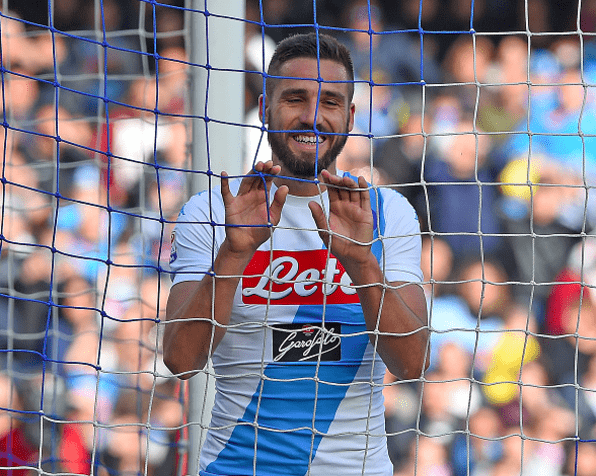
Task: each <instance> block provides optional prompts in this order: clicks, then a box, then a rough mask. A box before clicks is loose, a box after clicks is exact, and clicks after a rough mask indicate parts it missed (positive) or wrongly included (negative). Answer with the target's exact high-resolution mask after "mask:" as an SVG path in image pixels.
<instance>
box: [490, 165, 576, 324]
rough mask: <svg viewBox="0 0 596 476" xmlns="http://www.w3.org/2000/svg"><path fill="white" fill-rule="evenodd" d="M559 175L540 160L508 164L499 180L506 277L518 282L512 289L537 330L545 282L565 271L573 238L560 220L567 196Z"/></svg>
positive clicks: (547, 286)
mask: <svg viewBox="0 0 596 476" xmlns="http://www.w3.org/2000/svg"><path fill="white" fill-rule="evenodd" d="M562 177H564V175H563V173H562V171H560V170H559V168H557V167H553V166H552V164H550V163H549V162H548V161H546V162H545V161H541V160H540V157H535V158H534V159H533V160H532V161H531V162H529V161H527V160H525V159H519V160H516V161H511V162H510V163H509V164H508V165H507V166H506V167H505V168H504V169H503V171H502V172H501V175H500V177H499V178H500V181H501V182H502V183H503V185H502V188H501V190H502V191H503V194H504V198H503V200H502V202H501V203H502V206H501V212H502V214H501V216H502V224H503V225H502V226H503V232H504V233H506V243H507V247H508V248H509V249H510V250H511V251H510V253H509V256H510V260H508V263H507V266H508V268H509V272H510V274H511V277H512V279H514V280H515V281H519V282H520V283H522V284H521V285H520V286H517V287H516V288H515V289H516V295H517V299H518V300H519V301H520V302H528V303H529V302H530V300H531V301H532V302H531V304H532V308H533V310H534V312H535V314H536V317H537V319H538V324H539V325H540V326H541V327H542V325H543V323H544V319H545V309H546V301H547V299H548V296H549V294H550V291H551V285H550V283H552V282H553V281H555V279H556V277H557V275H558V274H559V273H560V272H561V271H562V270H563V268H564V267H565V264H566V263H567V257H568V255H569V252H570V250H571V247H572V246H573V244H574V243H575V242H576V241H577V240H578V238H577V237H576V236H574V234H573V230H570V229H569V228H568V227H567V226H565V225H564V224H563V223H561V221H560V217H561V214H562V209H563V208H564V207H565V203H566V202H567V197H568V196H569V192H570V191H569V189H568V188H566V187H564V186H561V185H559V184H560V183H561V180H562ZM528 182H529V183H528ZM529 283H533V284H532V285H531V286H530V285H529Z"/></svg>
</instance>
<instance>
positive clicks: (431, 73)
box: [342, 0, 441, 137]
mask: <svg viewBox="0 0 596 476" xmlns="http://www.w3.org/2000/svg"><path fill="white" fill-rule="evenodd" d="M344 23H345V25H346V27H347V29H348V30H347V35H346V38H345V39H344V38H342V41H344V42H345V44H346V46H347V47H348V48H349V50H350V52H351V53H352V60H353V62H354V73H355V76H356V80H357V81H362V82H360V83H357V86H358V87H357V88H356V89H357V91H356V96H355V100H354V101H355V103H356V104H357V105H358V107H357V109H359V110H360V112H361V115H360V116H359V119H358V120H357V122H356V126H357V127H358V129H360V130H361V131H363V132H365V133H371V134H373V135H374V136H375V137H383V136H387V135H389V134H393V133H395V132H396V131H397V129H398V128H399V126H400V125H401V124H403V122H405V118H407V112H408V109H409V107H408V106H407V104H408V103H410V104H413V105H415V107H418V106H419V104H420V101H421V86H420V82H421V81H425V82H427V83H437V82H439V81H440V78H441V72H440V70H439V68H438V66H437V65H436V64H435V63H434V61H433V58H432V57H427V56H422V55H421V48H422V46H421V43H420V39H417V40H413V39H412V38H411V37H410V36H409V35H408V34H407V33H405V32H399V31H398V30H399V27H394V26H392V25H386V24H385V23H384V20H383V12H382V10H381V8H380V6H379V4H378V2H376V1H372V2H370V1H366V0H352V1H351V2H350V4H349V5H348V6H347V8H346V9H345V21H344ZM396 83H397V84H396ZM373 84H374V86H371V85H373ZM371 105H372V110H371V109H370V107H371Z"/></svg>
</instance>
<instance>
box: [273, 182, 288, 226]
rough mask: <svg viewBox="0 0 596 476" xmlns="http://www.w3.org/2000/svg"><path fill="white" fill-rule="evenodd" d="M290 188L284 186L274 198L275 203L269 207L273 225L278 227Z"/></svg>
mask: <svg viewBox="0 0 596 476" xmlns="http://www.w3.org/2000/svg"><path fill="white" fill-rule="evenodd" d="M288 191H289V189H288V186H287V185H282V186H281V187H279V188H278V189H277V191H276V192H275V195H274V196H273V201H272V202H271V206H270V207H269V215H270V220H271V223H273V224H274V225H277V224H278V223H279V220H280V218H281V211H282V209H283V206H284V204H285V203H286V197H287V196H288Z"/></svg>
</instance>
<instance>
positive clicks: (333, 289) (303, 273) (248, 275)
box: [242, 250, 360, 305]
mask: <svg viewBox="0 0 596 476" xmlns="http://www.w3.org/2000/svg"><path fill="white" fill-rule="evenodd" d="M242 302H243V303H245V304H267V303H268V302H269V303H271V304H276V305H309V304H310V305H323V304H356V303H359V302H360V301H359V299H358V294H357V293H356V289H355V288H354V287H353V286H352V280H351V278H350V276H349V275H348V273H346V271H345V269H344V267H343V266H342V265H341V263H340V262H339V261H338V260H337V258H335V257H334V256H333V255H331V254H329V252H328V251H327V250H307V251H281V250H273V251H257V252H256V253H255V254H254V256H253V258H252V260H251V262H250V263H249V265H248V266H247V267H246V269H245V270H244V275H243V277H242Z"/></svg>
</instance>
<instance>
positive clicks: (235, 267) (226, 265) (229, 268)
mask: <svg viewBox="0 0 596 476" xmlns="http://www.w3.org/2000/svg"><path fill="white" fill-rule="evenodd" d="M254 253H255V250H238V249H234V248H233V247H232V246H231V244H230V242H229V241H228V240H227V239H225V240H224V241H223V243H222V244H221V246H220V248H219V251H218V253H217V258H216V259H215V263H214V266H213V271H214V272H215V273H216V274H225V275H240V274H242V273H243V272H244V268H246V265H248V263H249V262H250V260H251V258H252V257H253V255H254Z"/></svg>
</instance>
